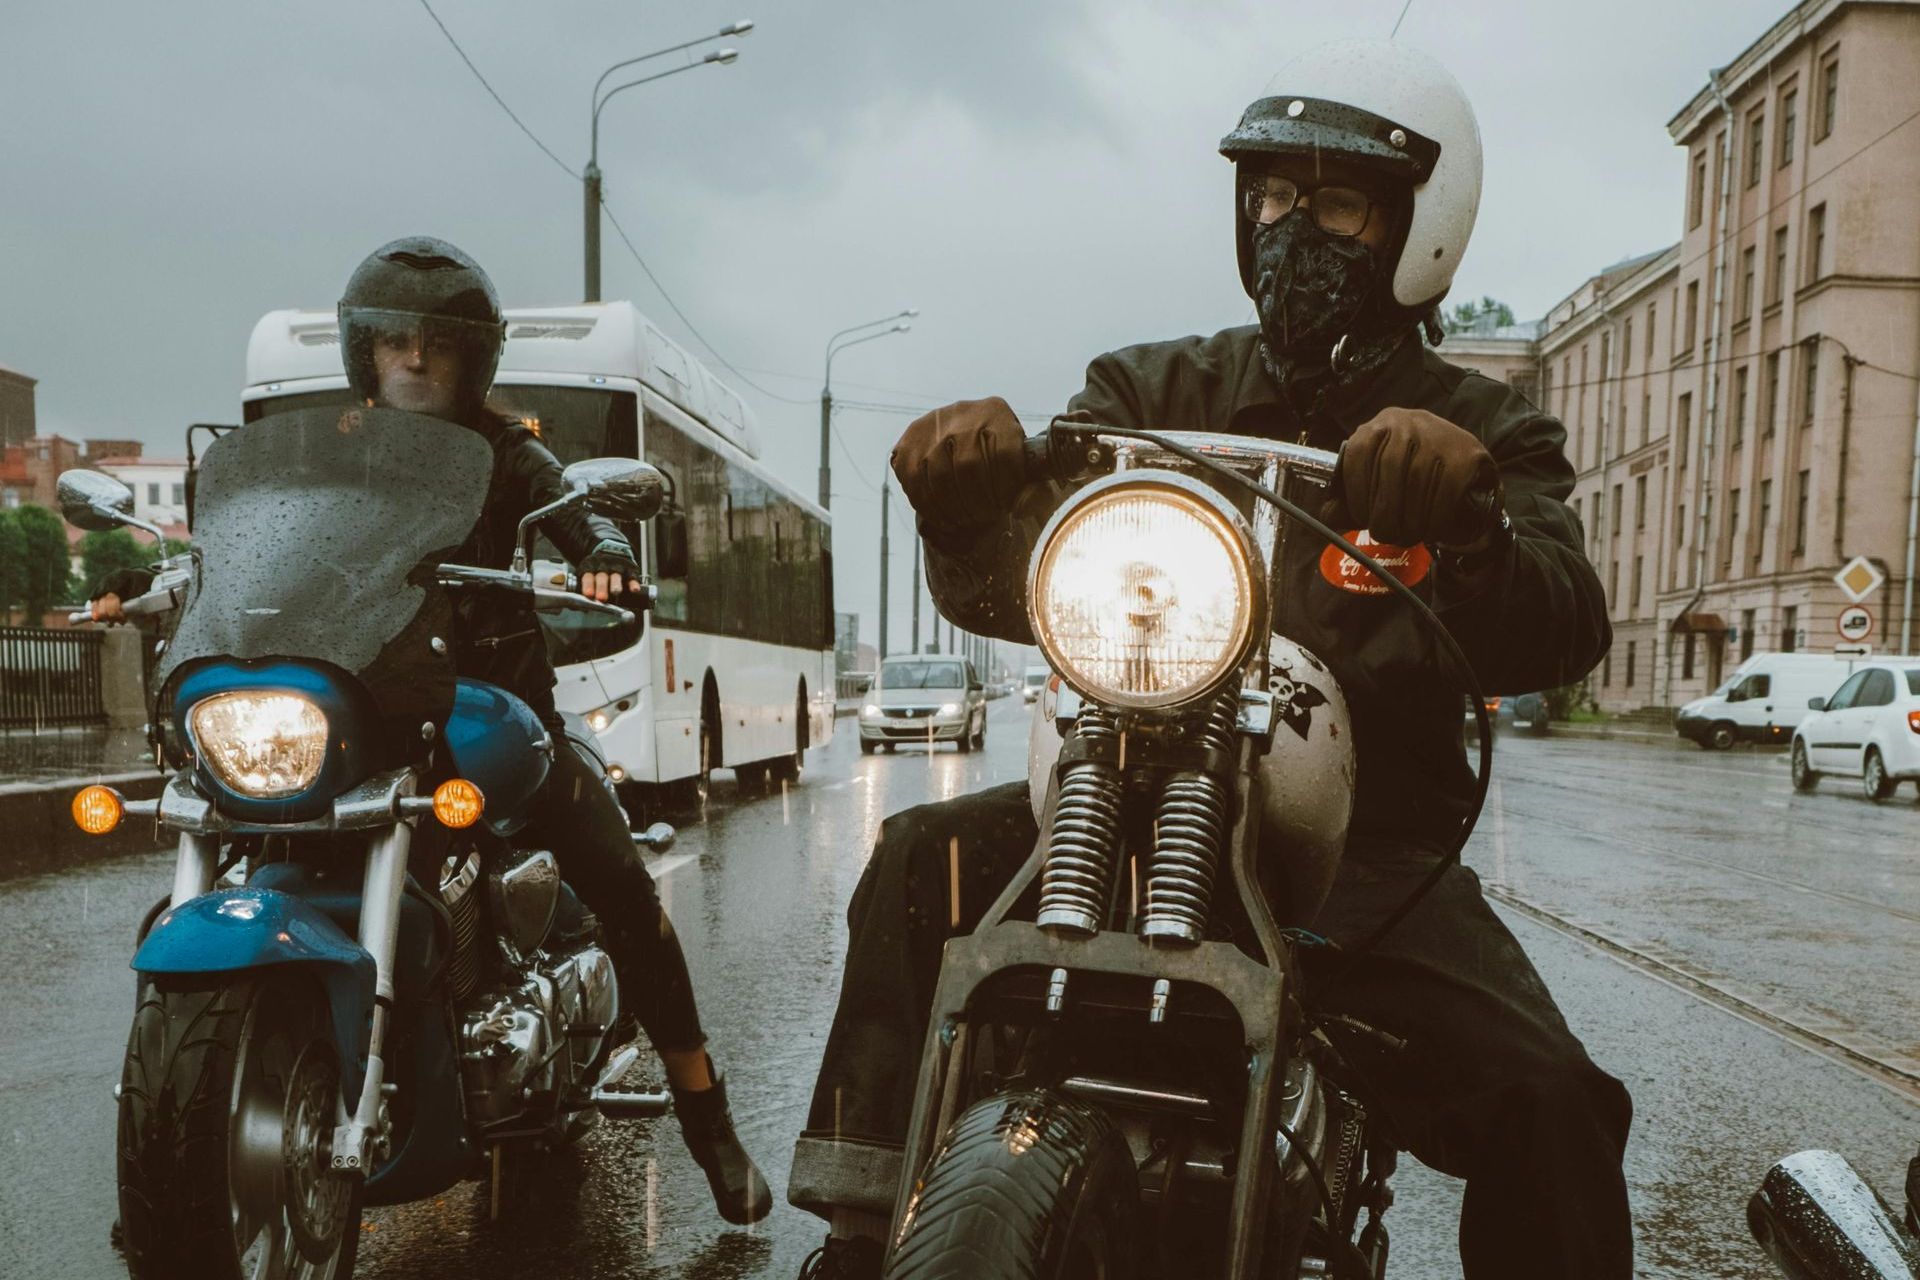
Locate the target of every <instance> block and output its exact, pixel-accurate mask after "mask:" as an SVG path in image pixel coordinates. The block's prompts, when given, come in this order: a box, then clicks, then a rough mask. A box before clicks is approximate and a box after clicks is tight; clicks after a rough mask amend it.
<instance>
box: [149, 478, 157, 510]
mask: <svg viewBox="0 0 1920 1280" xmlns="http://www.w3.org/2000/svg"><path fill="white" fill-rule="evenodd" d="M147 505H148V506H150V507H157V506H159V505H160V484H159V482H158V481H148V482H147Z"/></svg>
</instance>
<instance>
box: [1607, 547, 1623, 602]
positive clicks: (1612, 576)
mask: <svg viewBox="0 0 1920 1280" xmlns="http://www.w3.org/2000/svg"><path fill="white" fill-rule="evenodd" d="M1607 603H1608V605H1610V606H1611V607H1612V610H1613V612H1615V613H1618V612H1620V562H1619V561H1618V560H1615V561H1614V562H1613V563H1612V564H1610V565H1608V566H1607Z"/></svg>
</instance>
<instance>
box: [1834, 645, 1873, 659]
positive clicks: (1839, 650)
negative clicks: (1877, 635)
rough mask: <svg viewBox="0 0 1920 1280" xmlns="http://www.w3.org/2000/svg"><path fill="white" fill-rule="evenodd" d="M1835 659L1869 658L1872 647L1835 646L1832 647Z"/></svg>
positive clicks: (1871, 653)
mask: <svg viewBox="0 0 1920 1280" xmlns="http://www.w3.org/2000/svg"><path fill="white" fill-rule="evenodd" d="M1833 656H1834V657H1836V658H1871V657H1872V656H1873V646H1872V645H1870V644H1837V645H1835V646H1833Z"/></svg>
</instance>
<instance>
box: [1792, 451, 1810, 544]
mask: <svg viewBox="0 0 1920 1280" xmlns="http://www.w3.org/2000/svg"><path fill="white" fill-rule="evenodd" d="M1810 481H1811V473H1810V472H1806V471H1802V472H1801V473H1800V474H1799V475H1798V476H1796V477H1794V481H1793V554H1795V555H1797V556H1800V555H1805V554H1806V553H1807V506H1808V502H1809V500H1810V499H1811V498H1812V492H1811V490H1810V488H1809V483H1810Z"/></svg>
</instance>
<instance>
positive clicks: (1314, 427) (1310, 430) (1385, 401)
mask: <svg viewBox="0 0 1920 1280" xmlns="http://www.w3.org/2000/svg"><path fill="white" fill-rule="evenodd" d="M1250 333H1251V335H1252V340H1251V341H1250V342H1249V343H1248V345H1247V358H1246V360H1245V362H1244V363H1243V364H1242V366H1241V369H1240V382H1239V386H1238V387H1237V388H1236V389H1235V391H1234V398H1233V409H1232V411H1231V412H1230V413H1229V415H1228V419H1227V421H1228V428H1227V429H1228V430H1229V431H1230V432H1233V433H1234V434H1237V435H1251V436H1262V437H1265V438H1267V439H1281V440H1293V441H1298V442H1300V443H1304V444H1310V445H1315V446H1317V447H1319V448H1323V449H1333V448H1338V447H1339V445H1340V443H1341V442H1342V441H1344V440H1345V439H1346V438H1347V437H1348V436H1349V435H1351V434H1353V429H1354V428H1355V427H1357V426H1359V425H1360V424H1361V423H1363V422H1365V421H1367V420H1368V419H1370V418H1372V417H1373V416H1374V415H1375V414H1377V413H1379V412H1380V411H1381V410H1382V409H1386V408H1408V407H1414V406H1416V405H1417V404H1418V403H1419V401H1420V398H1421V397H1420V390H1421V383H1422V382H1423V381H1424V379H1425V377H1426V350H1425V348H1424V347H1423V346H1422V345H1421V343H1420V336H1419V333H1418V331H1415V330H1410V331H1408V333H1407V338H1406V341H1404V342H1402V343H1401V344H1400V346H1399V348H1398V349H1396V350H1395V351H1394V353H1393V354H1392V355H1391V356H1389V357H1388V358H1387V362H1386V363H1385V364H1384V365H1382V366H1380V370H1379V372H1377V373H1376V374H1374V376H1373V378H1372V380H1371V381H1369V382H1367V383H1365V384H1364V385H1362V386H1360V387H1357V388H1355V389H1354V390H1353V391H1352V392H1351V393H1350V395H1349V396H1347V397H1346V398H1345V399H1344V400H1340V401H1336V402H1335V403H1334V404H1332V405H1331V406H1329V407H1328V408H1327V410H1326V411H1325V412H1324V413H1323V414H1322V415H1320V416H1319V417H1317V418H1316V419H1314V420H1312V421H1302V420H1301V418H1300V416H1299V414H1298V413H1296V412H1295V411H1294V408H1293V406H1292V405H1291V404H1289V403H1288V402H1287V399H1286V398H1285V397H1284V396H1283V395H1281V393H1280V388H1279V387H1278V386H1277V385H1275V383H1274V381H1273V377H1272V375H1270V374H1269V373H1268V372H1267V367H1266V363H1265V362H1264V361H1262V360H1261V359H1260V348H1259V335H1260V331H1259V330H1258V329H1257V328H1254V329H1251V330H1250Z"/></svg>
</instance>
